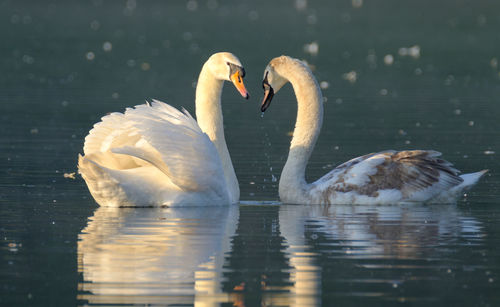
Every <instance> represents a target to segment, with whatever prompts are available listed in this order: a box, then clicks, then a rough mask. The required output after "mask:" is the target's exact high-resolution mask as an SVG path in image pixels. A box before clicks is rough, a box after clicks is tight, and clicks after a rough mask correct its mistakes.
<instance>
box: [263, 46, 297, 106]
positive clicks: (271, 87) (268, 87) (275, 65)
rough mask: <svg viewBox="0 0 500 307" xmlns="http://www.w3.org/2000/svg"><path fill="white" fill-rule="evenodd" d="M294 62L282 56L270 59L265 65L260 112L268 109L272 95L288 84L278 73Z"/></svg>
mask: <svg viewBox="0 0 500 307" xmlns="http://www.w3.org/2000/svg"><path fill="white" fill-rule="evenodd" d="M295 61H298V60H296V59H293V58H291V57H288V56H285V55H283V56H280V57H277V58H274V59H272V60H271V62H269V64H268V65H267V67H266V70H264V80H262V87H263V88H264V99H263V100H262V104H261V106H260V110H261V111H262V112H264V111H266V109H267V108H268V107H269V105H270V104H271V100H272V99H273V96H274V94H276V93H277V92H278V91H279V90H280V89H281V88H282V87H283V85H285V84H286V83H287V82H288V79H287V78H285V77H283V75H282V74H281V73H280V72H281V71H282V70H283V68H284V66H285V65H286V64H287V63H289V62H295Z"/></svg>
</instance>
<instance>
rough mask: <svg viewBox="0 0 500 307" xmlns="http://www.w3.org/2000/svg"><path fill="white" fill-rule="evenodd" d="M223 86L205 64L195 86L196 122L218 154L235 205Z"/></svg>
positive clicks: (236, 196) (236, 191) (237, 193)
mask: <svg viewBox="0 0 500 307" xmlns="http://www.w3.org/2000/svg"><path fill="white" fill-rule="evenodd" d="M223 85H224V81H223V80H218V79H216V78H215V77H214V76H213V74H212V73H211V72H210V69H209V68H208V64H207V63H205V65H203V68H202V69H201V72H200V76H199V77H198V84H197V86H196V102H195V104H196V120H197V121H198V125H199V126H200V128H201V130H202V131H203V132H205V133H206V134H207V135H208V137H209V138H210V140H211V141H212V142H213V143H214V145H215V148H216V149H217V152H218V153H219V157H220V159H221V161H222V166H223V168H224V177H225V179H226V184H227V187H228V190H229V193H230V197H231V201H232V202H233V203H235V202H237V201H238V200H239V198H240V188H239V186H238V179H237V178H236V174H235V172H234V168H233V163H232V162H231V157H230V156H229V151H228V150H227V145H226V139H225V138H224V124H223V122H222V109H221V94H222V86H223Z"/></svg>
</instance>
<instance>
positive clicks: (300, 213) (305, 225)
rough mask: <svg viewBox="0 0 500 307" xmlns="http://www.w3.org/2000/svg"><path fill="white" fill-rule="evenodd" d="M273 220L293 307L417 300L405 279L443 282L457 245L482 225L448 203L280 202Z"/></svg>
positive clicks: (469, 240) (474, 236) (476, 238)
mask: <svg viewBox="0 0 500 307" xmlns="http://www.w3.org/2000/svg"><path fill="white" fill-rule="evenodd" d="M279 223H280V231H281V235H282V236H283V237H284V238H285V242H286V245H287V248H286V250H285V252H286V253H287V254H288V259H289V262H290V266H291V267H292V268H293V269H292V270H291V274H290V279H291V282H292V283H293V286H292V287H291V297H290V301H291V304H290V305H294V306H306V305H309V306H315V305H316V306H317V305H321V304H323V305H325V304H329V303H334V302H338V299H339V298H345V297H348V296H351V297H359V298H363V297H379V298H383V299H387V300H396V301H399V300H405V299H407V298H408V297H412V296H413V298H412V299H418V297H419V295H422V293H420V292H418V291H421V290H419V288H418V287H415V284H414V285H413V286H412V285H411V283H412V282H416V281H421V282H424V283H426V280H429V281H433V282H436V281H438V282H439V281H441V282H446V281H447V280H448V279H449V278H450V277H449V276H451V274H449V273H450V266H452V265H457V263H455V264H451V263H450V261H449V260H450V259H453V258H454V255H455V254H456V253H457V249H458V248H459V246H457V245H461V244H463V245H468V244H478V243H479V242H480V241H481V240H482V239H483V237H484V230H483V227H482V225H481V224H480V223H479V222H478V221H477V220H476V219H474V218H473V217H470V216H466V215H464V214H463V213H462V212H461V211H460V210H459V208H458V207H457V206H455V205H424V204H412V205H402V206H400V205H398V206H396V205H394V206H390V205H384V206H352V205H345V206H344V205H335V206H334V205H331V206H296V205H283V206H281V208H280V212H279ZM407 278H410V279H409V280H411V281H410V283H409V285H408V284H405V282H406V281H407ZM400 285H402V286H406V290H407V291H406V293H403V294H402V293H401V292H400V291H399V289H398V287H399V286H400ZM421 286H422V284H421V283H420V289H421ZM401 295H403V296H401ZM404 295H406V296H407V297H404ZM330 299H332V300H331V301H329V300H330ZM425 299H430V298H429V297H426V298H425Z"/></svg>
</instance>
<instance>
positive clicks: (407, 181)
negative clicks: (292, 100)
mask: <svg viewBox="0 0 500 307" xmlns="http://www.w3.org/2000/svg"><path fill="white" fill-rule="evenodd" d="M287 82H290V83H291V84H292V86H293V89H294V91H295V95H296V97H297V103H298V110H297V120H296V123H295V130H294V131H293V138H292V141H291V144H290V152H289V154H288V159H287V161H286V163H285V166H284V168H283V171H282V173H281V178H280V182H279V196H280V199H281V201H282V202H284V203H297V204H351V203H357V204H395V203H405V202H444V203H447V202H453V201H455V200H456V198H457V197H458V196H459V195H460V192H461V191H462V190H463V189H464V188H466V187H469V186H471V185H473V184H474V183H476V182H477V181H478V180H479V178H480V177H481V176H482V175H483V174H485V173H486V172H487V170H483V171H480V172H476V173H471V174H465V175H461V176H459V175H458V173H459V171H458V170H456V169H455V168H453V167H452V164H451V163H449V162H447V161H444V160H442V159H440V158H438V157H439V156H440V155H441V154H440V153H438V152H436V151H432V150H411V151H394V150H389V151H383V152H378V153H371V154H368V155H365V156H362V157H358V158H355V159H352V160H350V161H348V162H346V163H344V164H342V165H340V166H338V167H336V168H335V169H333V170H332V171H330V172H329V173H328V174H326V175H324V176H323V177H321V178H320V179H318V180H317V181H315V182H313V183H309V184H308V183H307V182H306V181H305V169H306V165H307V161H308V160H309V157H310V156H311V152H312V150H313V147H314V145H315V143H316V140H317V138H318V135H319V132H320V129H321V123H322V120H323V103H322V101H323V97H322V95H321V90H320V88H319V86H318V83H317V81H316V79H315V78H314V76H313V74H312V73H311V71H310V70H309V68H308V67H307V65H305V64H304V63H302V62H301V61H299V60H297V59H293V58H290V57H288V56H281V57H277V58H275V59H273V60H271V62H270V63H269V64H268V66H267V67H266V69H265V71H264V81H263V82H262V84H263V87H264V91H265V95H264V99H263V101H262V106H261V111H262V112H264V111H265V110H266V109H267V107H268V106H269V104H270V103H271V99H272V97H273V95H274V93H275V92H277V91H278V90H279V89H280V88H281V87H282V86H283V85H285V84H286V83H287Z"/></svg>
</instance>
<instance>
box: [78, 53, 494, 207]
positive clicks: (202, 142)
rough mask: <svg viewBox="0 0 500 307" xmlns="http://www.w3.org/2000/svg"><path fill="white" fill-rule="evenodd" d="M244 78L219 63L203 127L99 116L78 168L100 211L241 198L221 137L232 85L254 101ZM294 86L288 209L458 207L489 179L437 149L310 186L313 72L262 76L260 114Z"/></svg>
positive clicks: (208, 66)
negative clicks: (468, 191) (226, 91)
mask: <svg viewBox="0 0 500 307" xmlns="http://www.w3.org/2000/svg"><path fill="white" fill-rule="evenodd" d="M244 76H245V71H244V69H243V66H242V65H241V62H240V61H239V60H238V58H237V57H236V56H234V55H232V54H231V53H227V52H222V53H216V54H214V55H212V56H211V57H210V58H209V59H208V60H207V62H206V63H205V64H204V65H203V68H202V70H201V72H200V76H199V78H198V84H197V88H196V102H195V107H196V117H197V122H196V121H195V120H194V119H193V118H192V117H191V115H190V114H189V113H188V112H187V111H185V110H184V111H183V112H180V111H179V110H177V109H175V108H173V107H171V106H169V105H167V104H165V103H163V102H160V101H156V100H155V101H153V103H152V104H144V105H139V106H136V107H135V108H133V109H132V108H129V109H127V110H126V111H125V113H112V114H110V115H107V116H105V117H103V118H102V121H101V122H99V123H97V124H96V125H95V126H94V128H93V129H92V130H91V131H90V133H89V135H88V136H87V137H86V138H85V145H84V156H79V164H78V168H79V171H80V173H81V174H82V177H83V178H84V179H85V181H86V183H87V186H88V188H89V190H90V192H91V194H92V196H93V197H94V198H95V200H96V201H97V203H99V204H100V205H101V206H113V207H119V206H189V205H227V204H232V203H236V202H238V200H239V188H238V181H237V179H236V175H235V172H234V168H233V166H232V163H231V158H230V156H229V152H228V150H227V146H226V142H225V139H224V131H223V124H222V111H221V101H220V97H221V92H222V86H223V83H224V81H230V82H232V83H233V84H234V85H235V87H236V88H237V89H238V91H239V92H240V94H241V95H242V96H243V97H245V98H248V93H247V91H246V89H245V86H244V84H243V77H244ZM288 82H290V83H291V84H292V86H293V88H294V91H295V95H296V97H297V102H298V111H297V121H296V125H295V130H294V132H293V138H292V141H291V145H290V152H289V155H288V159H287V161H286V163H285V167H284V168H283V172H282V174H281V178H280V182H279V195H280V199H281V201H282V202H284V203H296V204H340V203H342V204H350V203H358V204H386V203H404V202H451V201H454V200H455V199H456V198H457V197H458V196H459V194H460V192H461V191H462V190H463V189H464V188H467V187H469V186H471V185H473V184H474V183H476V182H477V181H478V180H479V178H480V177H481V176H482V175H483V174H484V173H485V172H486V170H485V171H480V172H476V173H471V174H465V175H461V176H460V175H458V173H459V171H458V170H456V169H455V168H453V167H452V164H451V163H449V162H447V161H444V160H442V159H440V158H438V157H439V156H440V153H438V152H435V151H424V150H414V151H400V152H396V151H384V152H379V153H372V154H368V155H365V156H361V157H358V158H355V159H352V160H350V161H348V162H346V163H344V164H342V165H340V166H338V167H337V168H335V169H333V170H332V171H330V172H329V173H328V174H326V175H325V176H323V177H322V178H320V179H318V180H317V181H315V182H313V183H307V182H306V181H305V169H306V165H307V162H308V160H309V157H310V155H311V152H312V150H313V148H314V145H315V143H316V140H317V138H318V135H319V132H320V128H321V123H322V120H323V105H322V101H323V100H322V95H321V91H320V88H319V86H318V83H317V81H316V79H315V78H314V76H313V74H312V73H311V71H310V70H309V68H308V67H307V66H306V65H305V64H304V63H302V62H301V61H299V60H296V59H293V58H290V57H288V56H281V57H278V58H275V59H273V60H272V61H271V62H270V63H269V65H268V66H267V67H266V70H265V72H264V80H263V87H264V90H265V95H264V99H263V101H262V105H261V111H262V112H264V111H265V110H266V109H267V108H268V107H269V105H270V103H271V100H272V98H273V95H274V94H275V93H276V92H278V91H279V90H280V89H281V88H282V87H283V86H284V85H285V84H286V83H288Z"/></svg>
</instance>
